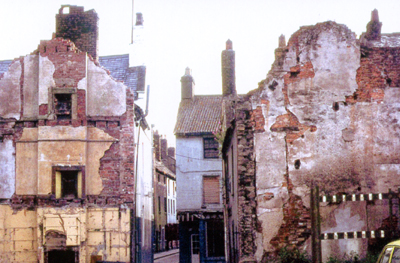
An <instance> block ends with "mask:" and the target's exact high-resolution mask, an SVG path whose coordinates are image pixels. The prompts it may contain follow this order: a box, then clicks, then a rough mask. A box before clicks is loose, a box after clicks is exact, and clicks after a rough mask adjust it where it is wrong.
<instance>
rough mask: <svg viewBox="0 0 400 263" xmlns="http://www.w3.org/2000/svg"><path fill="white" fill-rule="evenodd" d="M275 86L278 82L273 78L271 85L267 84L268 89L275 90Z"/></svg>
mask: <svg viewBox="0 0 400 263" xmlns="http://www.w3.org/2000/svg"><path fill="white" fill-rule="evenodd" d="M276 86H278V82H276V81H275V80H274V81H273V82H272V84H271V85H269V86H268V88H269V89H270V90H272V91H273V90H275V89H276Z"/></svg>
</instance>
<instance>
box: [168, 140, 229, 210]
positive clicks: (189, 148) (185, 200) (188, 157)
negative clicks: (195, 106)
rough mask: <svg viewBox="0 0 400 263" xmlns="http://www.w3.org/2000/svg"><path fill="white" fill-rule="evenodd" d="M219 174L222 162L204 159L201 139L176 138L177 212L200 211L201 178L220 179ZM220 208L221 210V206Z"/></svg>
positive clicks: (201, 198)
mask: <svg viewBox="0 0 400 263" xmlns="http://www.w3.org/2000/svg"><path fill="white" fill-rule="evenodd" d="M221 174H222V160H221V159H220V158H219V159H204V155H203V138H202V137H189V138H179V137H177V138H176V183H177V210H178V211H184V210H185V211H187V210H201V206H202V202H203V176H204V175H218V176H219V177H220V178H221ZM221 203H222V202H221ZM220 207H221V208H222V205H221V206H220ZM216 208H217V207H216ZM218 208H219V207H218Z"/></svg>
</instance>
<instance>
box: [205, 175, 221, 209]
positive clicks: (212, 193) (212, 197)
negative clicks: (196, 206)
mask: <svg viewBox="0 0 400 263" xmlns="http://www.w3.org/2000/svg"><path fill="white" fill-rule="evenodd" d="M203 203H204V204H219V203H220V193H219V177H218V176H204V177H203Z"/></svg>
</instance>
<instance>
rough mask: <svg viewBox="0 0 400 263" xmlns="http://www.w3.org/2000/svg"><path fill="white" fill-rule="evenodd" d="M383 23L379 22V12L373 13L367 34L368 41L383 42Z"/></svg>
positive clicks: (374, 11)
mask: <svg viewBox="0 0 400 263" xmlns="http://www.w3.org/2000/svg"><path fill="white" fill-rule="evenodd" d="M381 28H382V23H381V22H379V14H378V10H376V9H374V10H373V11H372V12H371V21H369V23H368V24H367V33H366V34H365V38H366V39H368V40H381Z"/></svg>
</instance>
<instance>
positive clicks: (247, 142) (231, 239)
mask: <svg viewBox="0 0 400 263" xmlns="http://www.w3.org/2000/svg"><path fill="white" fill-rule="evenodd" d="M223 108H224V115H223V118H224V121H223V127H222V130H224V131H225V132H226V133H225V138H224V144H223V160H224V173H223V198H224V221H225V228H226V240H225V246H226V255H225V256H226V259H227V261H229V262H255V260H256V259H255V254H256V250H257V247H256V239H257V230H258V223H257V216H256V214H257V200H256V181H255V169H256V162H255V156H254V133H255V132H257V130H255V129H254V127H255V123H256V122H258V121H256V119H258V117H259V114H258V113H257V110H254V111H253V110H252V108H251V103H250V101H249V100H248V98H247V99H238V98H235V97H226V98H225V99H224V103H223Z"/></svg>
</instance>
